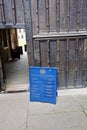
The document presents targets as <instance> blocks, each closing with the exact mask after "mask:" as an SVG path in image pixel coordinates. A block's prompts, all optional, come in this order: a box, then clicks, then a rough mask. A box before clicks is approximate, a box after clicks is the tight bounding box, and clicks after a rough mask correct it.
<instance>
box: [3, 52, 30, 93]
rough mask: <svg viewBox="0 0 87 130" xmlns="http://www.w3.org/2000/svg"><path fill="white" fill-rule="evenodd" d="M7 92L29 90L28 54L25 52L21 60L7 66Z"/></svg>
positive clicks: (11, 62)
mask: <svg viewBox="0 0 87 130" xmlns="http://www.w3.org/2000/svg"><path fill="white" fill-rule="evenodd" d="M5 74H6V91H18V90H28V86H29V70H28V61H27V53H26V52H23V55H21V56H20V59H15V60H13V61H10V62H8V63H6V64H5Z"/></svg>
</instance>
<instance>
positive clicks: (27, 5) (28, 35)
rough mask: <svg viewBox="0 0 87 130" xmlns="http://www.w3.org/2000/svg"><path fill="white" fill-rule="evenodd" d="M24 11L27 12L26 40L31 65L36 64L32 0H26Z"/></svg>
mask: <svg viewBox="0 0 87 130" xmlns="http://www.w3.org/2000/svg"><path fill="white" fill-rule="evenodd" d="M24 13H25V30H26V42H27V53H28V63H29V65H30V66H32V65H34V56H33V39H32V37H33V32H32V18H31V0H24Z"/></svg>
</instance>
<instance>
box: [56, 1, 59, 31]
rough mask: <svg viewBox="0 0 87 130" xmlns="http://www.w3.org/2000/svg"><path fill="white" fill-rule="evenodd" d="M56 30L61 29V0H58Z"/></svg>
mask: <svg viewBox="0 0 87 130" xmlns="http://www.w3.org/2000/svg"><path fill="white" fill-rule="evenodd" d="M56 8H57V9H56V26H57V27H56V30H57V32H59V31H60V0H56Z"/></svg>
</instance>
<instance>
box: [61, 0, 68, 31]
mask: <svg viewBox="0 0 87 130" xmlns="http://www.w3.org/2000/svg"><path fill="white" fill-rule="evenodd" d="M67 8H68V0H66V1H65V0H60V31H62V32H63V31H64V32H65V31H66V30H67V12H68V10H67Z"/></svg>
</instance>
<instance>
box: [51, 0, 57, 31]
mask: <svg viewBox="0 0 87 130" xmlns="http://www.w3.org/2000/svg"><path fill="white" fill-rule="evenodd" d="M49 18H50V19H49V21H50V31H51V32H55V31H56V0H49Z"/></svg>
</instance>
